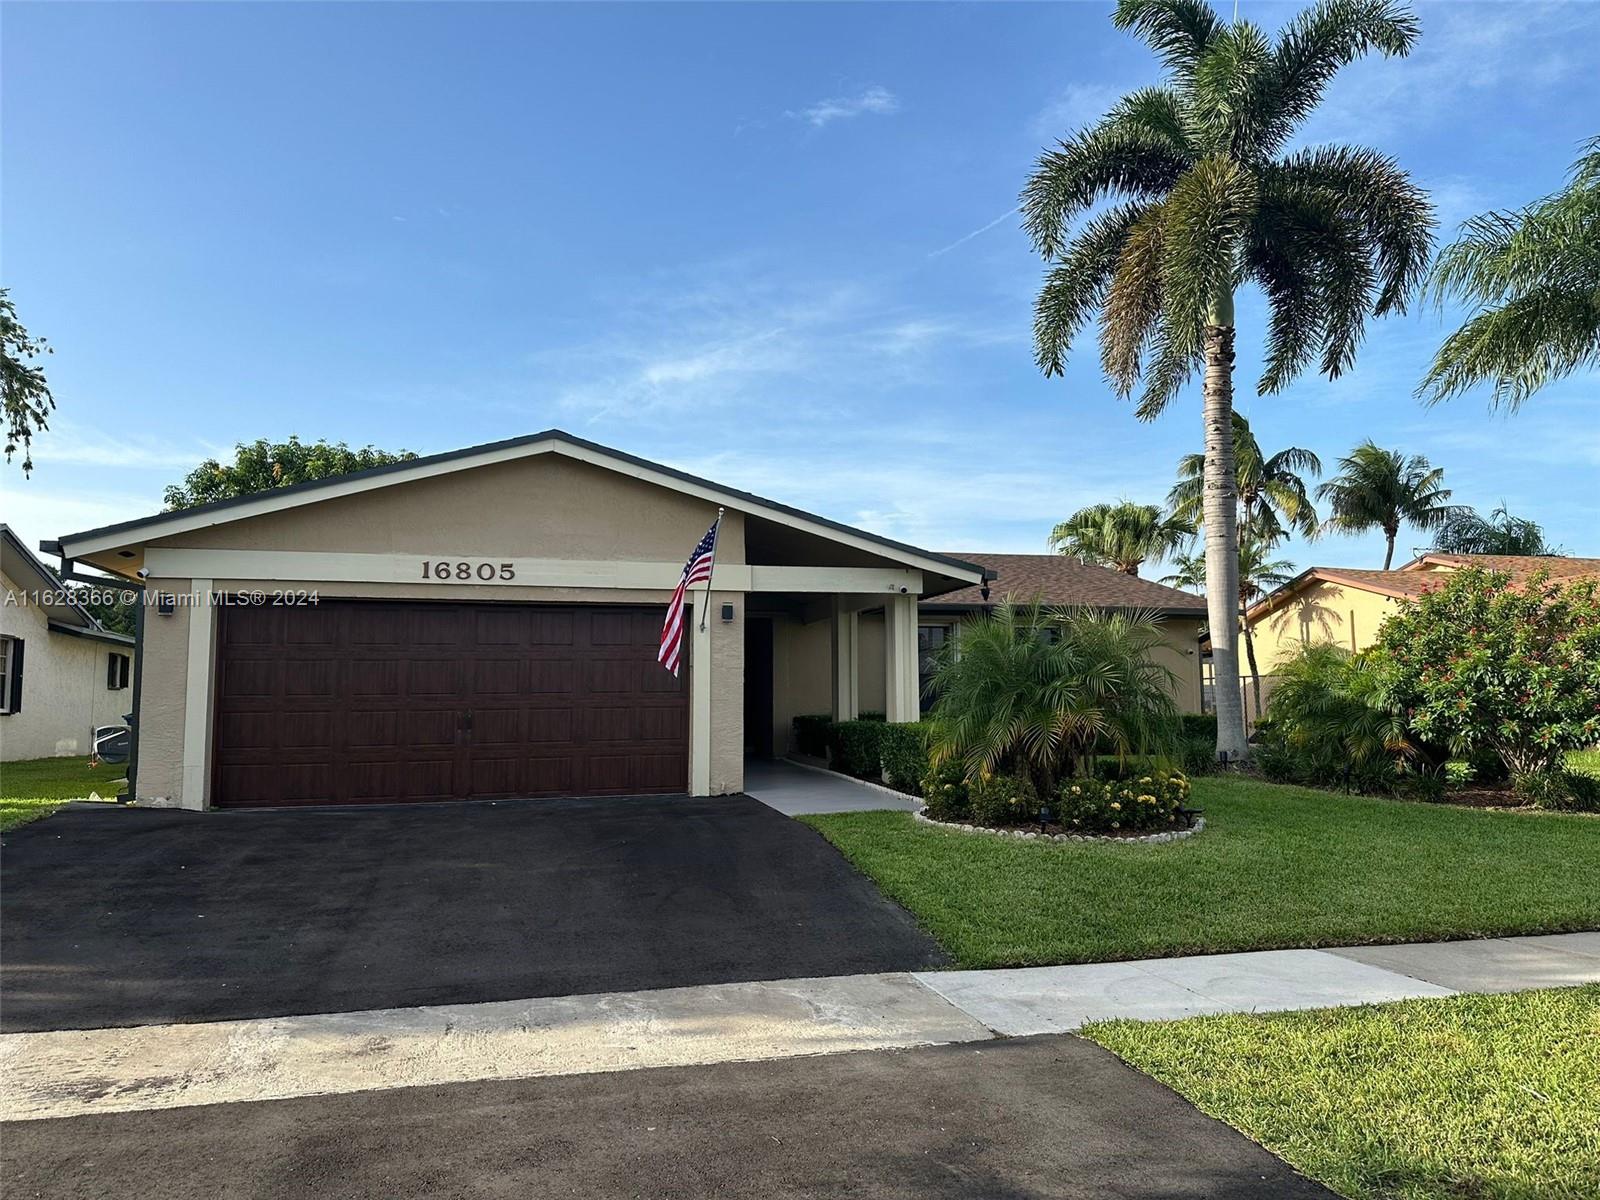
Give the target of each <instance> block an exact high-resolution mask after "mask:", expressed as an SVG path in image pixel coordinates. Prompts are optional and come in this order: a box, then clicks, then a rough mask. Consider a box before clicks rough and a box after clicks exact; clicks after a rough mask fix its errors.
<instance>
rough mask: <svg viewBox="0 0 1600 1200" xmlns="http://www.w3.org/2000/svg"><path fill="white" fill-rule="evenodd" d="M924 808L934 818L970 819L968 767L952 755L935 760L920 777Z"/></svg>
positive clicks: (950, 819) (946, 819) (970, 801)
mask: <svg viewBox="0 0 1600 1200" xmlns="http://www.w3.org/2000/svg"><path fill="white" fill-rule="evenodd" d="M922 800H923V805H924V808H923V811H924V812H925V813H926V814H927V815H928V816H930V817H932V818H933V819H934V820H935V821H970V820H971V819H972V796H971V795H970V794H969V792H968V791H967V770H966V768H965V767H964V766H962V765H961V764H960V763H959V762H957V761H955V760H954V759H948V758H947V759H945V761H944V762H941V763H934V764H933V765H932V766H930V767H929V768H928V770H927V773H926V774H924V775H923V777H922Z"/></svg>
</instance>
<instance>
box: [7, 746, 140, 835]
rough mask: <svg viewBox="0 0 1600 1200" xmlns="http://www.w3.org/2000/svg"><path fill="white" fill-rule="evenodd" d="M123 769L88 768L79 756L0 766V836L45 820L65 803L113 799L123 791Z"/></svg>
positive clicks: (25, 760)
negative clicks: (90, 799)
mask: <svg viewBox="0 0 1600 1200" xmlns="http://www.w3.org/2000/svg"><path fill="white" fill-rule="evenodd" d="M127 773H128V772H127V767H126V766H125V765H122V764H118V765H115V766H112V765H109V764H102V765H100V766H98V767H91V766H90V765H89V760H88V759H87V758H84V757H82V756H81V755H71V756H68V757H65V758H31V759H23V760H22V761H20V762H8V763H0V833H5V832H7V831H8V830H12V829H15V828H17V826H19V825H26V824H27V823H28V822H29V821H37V820H38V819H39V818H40V817H47V816H49V815H50V814H51V813H53V812H55V810H56V809H58V808H60V807H61V806H62V805H63V804H65V803H67V802H68V801H69V800H87V799H88V798H89V797H90V796H91V795H96V796H99V797H100V798H101V799H102V800H114V799H116V797H117V796H118V795H119V794H121V793H122V792H123V791H125V790H126V789H127V786H128V780H127Z"/></svg>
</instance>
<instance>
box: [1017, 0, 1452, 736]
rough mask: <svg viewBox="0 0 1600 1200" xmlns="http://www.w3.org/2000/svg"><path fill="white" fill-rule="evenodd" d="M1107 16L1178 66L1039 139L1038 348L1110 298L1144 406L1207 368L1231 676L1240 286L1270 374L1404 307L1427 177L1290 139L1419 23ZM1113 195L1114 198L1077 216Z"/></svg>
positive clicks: (1111, 322)
mask: <svg viewBox="0 0 1600 1200" xmlns="http://www.w3.org/2000/svg"><path fill="white" fill-rule="evenodd" d="M1112 19H1113V21H1114V23H1115V24H1116V25H1117V26H1118V27H1119V28H1122V29H1128V30H1131V31H1132V32H1134V33H1135V34H1136V35H1138V36H1139V37H1141V38H1143V39H1144V41H1146V42H1147V43H1149V45H1150V46H1151V47H1152V48H1153V49H1154V50H1155V52H1156V54H1157V55H1158V56H1159V57H1160V59H1161V61H1162V63H1163V65H1164V66H1165V67H1166V70H1167V74H1168V79H1167V81H1166V83H1165V84H1164V85H1163V86H1159V87H1151V88H1144V89H1141V90H1139V91H1136V92H1133V93H1132V94H1130V95H1128V96H1126V97H1124V98H1123V99H1122V101H1121V102H1120V103H1118V104H1117V105H1116V107H1115V108H1113V109H1112V111H1111V112H1110V114H1109V115H1108V116H1106V117H1105V118H1104V119H1103V120H1101V121H1100V122H1099V123H1098V124H1096V125H1094V126H1092V127H1090V128H1088V129H1085V130H1083V131H1080V132H1079V133H1077V134H1074V135H1073V136H1072V137H1070V138H1068V139H1067V140H1065V141H1063V142H1061V143H1060V144H1059V145H1058V146H1057V148H1056V149H1054V150H1051V151H1048V152H1047V153H1045V154H1044V155H1042V156H1041V157H1040V159H1039V163H1038V167H1037V168H1036V170H1035V171H1034V174H1033V176H1032V178H1031V179H1030V180H1029V181H1028V184H1027V186H1026V188H1025V189H1024V191H1023V194H1022V211H1023V221H1024V225H1025V227H1026V229H1027V231H1028V234H1029V236H1030V238H1031V239H1032V241H1033V245H1034V248H1035V249H1036V250H1038V252H1039V253H1040V254H1041V255H1042V256H1043V257H1044V258H1045V259H1046V260H1047V261H1049V262H1050V263H1051V264H1052V265H1051V267H1050V270H1049V273H1048V274H1047V275H1046V277H1045V282H1044V286H1043V288H1042V289H1041V291H1040V293H1039V297H1038V300H1037V302H1036V305H1035V310H1034V341H1035V353H1036V358H1037V360H1038V363H1039V366H1040V368H1041V369H1042V370H1043V371H1044V373H1045V374H1046V375H1058V374H1060V373H1061V372H1062V371H1063V369H1064V367H1065V365H1066V358H1067V352H1068V351H1069V349H1070V348H1071V346H1072V343H1073V341H1074V339H1075V337H1076V335H1077V333H1078V331H1079V330H1080V329H1081V328H1082V327H1083V325H1084V323H1085V322H1086V321H1087V320H1088V319H1089V317H1090V315H1091V314H1092V313H1094V312H1095V311H1096V310H1099V311H1100V314H1101V321H1100V361H1101V365H1102V366H1103V368H1104V370H1105V373H1106V376H1107V378H1108V379H1109V380H1110V382H1111V384H1112V385H1113V387H1114V388H1115V389H1116V391H1117V393H1118V395H1120V396H1122V397H1124V398H1126V397H1129V396H1131V395H1132V394H1133V391H1134V389H1135V387H1136V386H1138V385H1139V384H1140V382H1141V380H1142V382H1143V393H1142V396H1141V398H1140V402H1139V407H1138V413H1139V416H1140V417H1141V418H1145V419H1150V418H1154V417H1155V416H1156V415H1157V414H1158V413H1160V412H1161V411H1162V410H1163V409H1164V408H1165V407H1166V406H1167V404H1168V403H1169V402H1170V401H1171V400H1172V398H1173V396H1174V395H1176V394H1177V392H1178V391H1179V389H1180V388H1181V387H1182V386H1183V385H1184V384H1185V383H1186V382H1187V381H1188V380H1189V378H1190V377H1191V376H1192V375H1193V374H1194V372H1195V371H1196V370H1197V369H1201V368H1203V370H1204V381H1205V382H1204V424H1205V480H1206V487H1205V498H1204V501H1203V504H1202V508H1203V510H1204V511H1203V524H1204V527H1205V536H1206V567H1207V570H1206V574H1207V578H1208V580H1209V582H1210V586H1208V587H1207V588H1206V594H1207V596H1208V598H1209V603H1210V605H1211V609H1212V611H1211V628H1212V630H1213V646H1214V652H1215V656H1216V658H1215V661H1216V667H1217V672H1218V677H1219V678H1223V679H1226V678H1229V677H1235V678H1236V677H1237V674H1238V667H1239V655H1238V642H1237V639H1236V636H1235V630H1234V622H1233V621H1232V619H1231V618H1232V611H1231V610H1232V598H1233V597H1234V596H1235V595H1236V594H1237V592H1238V578H1237V572H1238V543H1237V528H1236V521H1237V515H1238V514H1237V512H1236V506H1237V497H1236V496H1235V494H1234V466H1233V453H1234V452H1233V422H1232V409H1233V358H1234V297H1235V294H1236V293H1237V292H1238V291H1239V289H1240V288H1241V287H1243V286H1244V285H1245V284H1247V283H1255V284H1256V285H1257V286H1258V287H1260V289H1261V291H1262V292H1263V293H1264V294H1265V297H1266V300H1267V307H1268V310H1269V314H1270V315H1269V317H1268V322H1267V355H1266V369H1265V370H1264V372H1263V373H1262V376H1261V379H1260V381H1259V384H1258V387H1259V389H1260V390H1261V391H1263V392H1276V391H1278V390H1280V389H1281V388H1283V387H1284V386H1285V385H1286V384H1287V383H1288V382H1289V381H1290V380H1292V379H1293V378H1294V377H1295V376H1296V375H1298V374H1299V373H1300V372H1301V371H1302V370H1304V369H1305V368H1306V367H1307V366H1309V365H1310V364H1311V363H1312V362H1313V360H1315V361H1316V362H1317V365H1318V366H1319V367H1320V369H1321V370H1322V372H1323V373H1324V374H1326V375H1327V376H1329V377H1330V378H1333V377H1335V376H1338V375H1339V374H1341V373H1342V372H1343V371H1344V370H1345V369H1347V368H1348V367H1349V366H1350V365H1351V363H1352V362H1353V361H1354V358H1355V352H1356V347H1357V346H1358V345H1359V344H1360V341H1361V337H1362V333H1363V330H1364V328H1365V323H1366V318H1367V316H1368V315H1369V314H1370V315H1373V316H1378V315H1381V314H1384V313H1388V312H1400V311H1403V310H1404V308H1405V305H1406V301H1407V298H1408V297H1409V296H1410V294H1411V292H1412V290H1413V289H1414V287H1415V285H1416V284H1417V283H1418V281H1419V280H1420V279H1421V277H1422V274H1423V272H1424V270H1425V269H1426V267H1427V263H1428V257H1429V253H1430V249H1431V246H1432V229H1433V210H1432V207H1431V205H1430V204H1429V203H1428V200H1427V197H1426V196H1425V195H1424V194H1423V192H1422V191H1421V190H1420V189H1418V188H1417V187H1416V186H1415V185H1414V184H1413V183H1412V182H1411V180H1410V178H1409V177H1408V176H1407V175H1406V174H1405V172H1404V171H1402V170H1401V169H1400V167H1399V166H1398V165H1397V164H1396V163H1395V162H1394V160H1393V159H1390V158H1388V157H1386V156H1384V155H1381V154H1378V153H1376V152H1375V151H1372V150H1367V149H1362V148H1358V147H1353V146H1325V147H1320V148H1317V149H1306V150H1297V151H1293V152H1285V149H1284V147H1285V145H1286V144H1287V143H1288V141H1289V139H1290V137H1291V136H1292V135H1293V133H1294V130H1295V128H1296V126H1297V125H1299V124H1300V122H1302V121H1303V120H1304V119H1305V118H1306V117H1307V116H1308V115H1309V114H1310V113H1311V112H1312V111H1313V110H1315V108H1316V107H1317V104H1318V103H1319V101H1320V100H1321V97H1322V92H1323V89H1324V87H1326V86H1327V83H1328V81H1329V80H1330V79H1331V78H1332V77H1333V76H1334V74H1335V73H1336V72H1337V71H1338V70H1339V69H1340V68H1341V67H1343V66H1344V65H1345V64H1347V63H1349V62H1351V61H1352V60H1354V59H1356V58H1359V57H1361V56H1362V55H1364V54H1366V53H1368V52H1370V51H1373V50H1376V51H1378V52H1380V53H1382V54H1385V55H1403V54H1406V53H1408V52H1409V51H1410V49H1411V46H1412V44H1413V43H1414V42H1415V41H1416V38H1417V33H1418V25H1417V21H1416V18H1415V17H1414V16H1413V15H1412V13H1411V11H1410V9H1409V8H1407V7H1406V6H1405V5H1404V4H1402V3H1398V2H1397V0H1318V3H1316V4H1314V5H1313V6H1312V7H1310V8H1308V9H1306V10H1304V11H1303V12H1301V13H1300V14H1299V15H1298V16H1296V17H1295V18H1294V19H1293V20H1291V21H1290V22H1289V23H1288V24H1287V25H1286V26H1285V27H1284V28H1283V30H1282V31H1281V32H1280V33H1279V34H1278V36H1277V38H1276V40H1275V41H1274V40H1269V39H1268V37H1267V36H1266V34H1265V33H1264V32H1263V31H1262V30H1261V29H1260V28H1258V27H1257V26H1255V25H1253V24H1251V23H1250V22H1249V21H1235V22H1233V23H1232V24H1225V23H1224V22H1223V21H1222V20H1220V19H1219V18H1218V16H1217V15H1216V13H1215V12H1214V11H1212V9H1211V7H1210V5H1208V4H1206V3H1204V2H1203V0H1119V3H1118V5H1117V10H1116V13H1115V15H1114V17H1113V18H1112ZM1107 198H1120V200H1121V202H1120V203H1116V204H1113V205H1111V206H1110V207H1107V208H1104V209H1101V210H1098V211H1095V212H1094V213H1093V215H1091V216H1088V217H1087V218H1086V219H1085V220H1084V222H1083V223H1082V225H1081V227H1079V226H1078V225H1077V221H1078V218H1080V217H1084V216H1085V214H1087V213H1088V212H1089V211H1090V210H1091V208H1093V206H1095V205H1096V204H1097V203H1098V202H1099V201H1101V200H1103V199H1107ZM1217 693H1218V704H1217V718H1218V719H1217V748H1218V750H1219V751H1226V752H1227V753H1228V754H1229V756H1230V757H1232V758H1236V759H1243V758H1246V757H1248V753H1249V747H1248V745H1247V743H1246V741H1245V731H1244V713H1243V706H1242V705H1241V704H1240V702H1239V697H1238V696H1237V695H1236V694H1235V691H1234V689H1232V688H1225V687H1224V688H1218V689H1217Z"/></svg>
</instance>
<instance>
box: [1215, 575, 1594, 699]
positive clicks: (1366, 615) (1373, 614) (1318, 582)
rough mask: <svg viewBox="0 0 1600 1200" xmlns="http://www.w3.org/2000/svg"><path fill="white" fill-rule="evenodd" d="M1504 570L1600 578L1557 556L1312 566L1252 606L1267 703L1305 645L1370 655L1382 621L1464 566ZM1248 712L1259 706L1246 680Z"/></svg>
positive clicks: (1250, 616) (1559, 577)
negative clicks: (1373, 567) (1389, 566)
mask: <svg viewBox="0 0 1600 1200" xmlns="http://www.w3.org/2000/svg"><path fill="white" fill-rule="evenodd" d="M1468 566H1477V567H1482V568H1485V569H1486V570H1492V571H1502V572H1505V573H1506V574H1509V575H1510V576H1511V577H1512V578H1513V579H1514V580H1523V579H1526V578H1528V577H1529V576H1531V575H1533V574H1534V573H1535V572H1536V571H1544V572H1547V573H1549V574H1550V575H1551V577H1552V578H1554V579H1557V580H1567V579H1581V578H1600V559H1597V558H1571V557H1567V556H1556V555H1509V554H1423V555H1421V556H1420V557H1418V558H1416V559H1413V560H1412V561H1411V562H1408V563H1406V564H1405V565H1404V566H1402V567H1398V568H1396V569H1395V570H1392V571H1367V570H1360V569H1356V568H1351V567H1311V568H1309V569H1307V570H1305V571H1302V572H1301V573H1300V574H1299V575H1296V576H1295V577H1294V578H1293V579H1291V580H1290V581H1289V582H1288V583H1286V584H1284V585H1283V586H1282V587H1281V588H1278V589H1277V590H1276V591H1274V592H1273V593H1272V594H1271V595H1269V596H1266V597H1263V598H1262V599H1261V600H1259V601H1257V602H1256V603H1255V604H1254V605H1252V606H1251V607H1250V609H1249V611H1248V612H1247V613H1246V617H1245V619H1246V620H1247V621H1248V622H1249V624H1250V632H1251V635H1252V636H1253V637H1254V639H1255V647H1256V662H1257V664H1258V665H1259V666H1260V669H1261V675H1262V680H1261V692H1262V703H1263V705H1265V703H1266V700H1267V698H1268V697H1270V696H1271V694H1272V687H1273V684H1274V682H1275V678H1274V675H1273V671H1274V668H1275V667H1276V665H1277V664H1278V663H1279V662H1281V661H1283V660H1284V659H1285V658H1288V657H1291V656H1293V655H1294V654H1295V653H1297V652H1298V651H1299V650H1300V648H1301V647H1302V646H1306V645H1310V644H1312V643H1314V642H1332V643H1334V644H1335V645H1339V646H1343V647H1344V648H1345V649H1347V650H1350V651H1351V652H1355V651H1359V650H1365V649H1366V648H1367V647H1368V646H1370V645H1372V643H1373V640H1374V639H1375V638H1376V637H1377V636H1378V629H1379V627H1380V626H1381V625H1382V624H1383V622H1384V621H1385V620H1386V619H1387V618H1388V617H1389V616H1390V614H1392V613H1394V612H1395V611H1396V610H1398V609H1399V608H1400V607H1401V606H1403V605H1404V604H1406V603H1407V602H1409V601H1411V600H1413V599H1415V598H1416V597H1418V596H1420V595H1422V594H1423V592H1424V591H1425V590H1426V589H1427V588H1429V587H1432V586H1437V584H1438V582H1439V579H1440V577H1441V576H1444V575H1449V574H1451V573H1452V572H1455V571H1459V570H1461V569H1462V568H1463V567H1468ZM1244 694H1245V706H1246V711H1247V712H1248V713H1250V714H1251V716H1252V718H1253V717H1254V716H1255V715H1256V714H1255V712H1254V708H1255V704H1254V697H1253V695H1252V689H1251V687H1250V686H1249V682H1248V680H1246V681H1245V685H1244Z"/></svg>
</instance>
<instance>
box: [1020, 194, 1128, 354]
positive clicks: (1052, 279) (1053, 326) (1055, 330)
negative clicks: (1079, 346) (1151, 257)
mask: <svg viewBox="0 0 1600 1200" xmlns="http://www.w3.org/2000/svg"><path fill="white" fill-rule="evenodd" d="M1150 211H1151V210H1150V206H1149V205H1146V204H1122V205H1118V206H1117V207H1115V208H1111V209H1108V210H1106V211H1105V212H1103V213H1101V214H1100V215H1099V216H1097V217H1095V219H1094V220H1092V221H1090V222H1089V223H1088V224H1087V225H1086V226H1085V227H1084V228H1083V230H1082V231H1081V232H1080V233H1079V234H1078V236H1077V237H1076V238H1075V239H1074V240H1073V243H1072V246H1071V248H1070V250H1069V251H1068V252H1067V253H1066V255H1065V256H1064V257H1063V258H1062V260H1061V262H1059V263H1057V264H1056V265H1055V266H1054V267H1052V268H1050V270H1049V271H1048V272H1047V273H1046V275H1045V282H1044V287H1043V288H1041V289H1040V291H1039V297H1038V299H1037V300H1035V301H1034V306H1033V346H1034V359H1035V361H1036V362H1037V363H1038V364H1039V369H1040V370H1041V371H1042V372H1043V373H1044V374H1045V375H1046V376H1047V377H1048V376H1051V375H1059V374H1061V372H1062V371H1063V370H1064V369H1065V368H1066V363H1067V354H1068V351H1069V350H1070V349H1071V348H1072V340H1073V338H1074V337H1076V336H1077V333H1078V330H1079V329H1081V328H1082V327H1083V323H1084V322H1085V321H1087V320H1088V319H1089V316H1090V314H1092V313H1093V312H1094V311H1095V309H1097V308H1098V307H1100V304H1101V301H1102V299H1103V298H1104V296H1105V293H1106V287H1107V285H1108V283H1109V282H1110V280H1111V276H1112V273H1113V272H1114V271H1115V270H1116V268H1117V260H1118V256H1119V255H1120V254H1121V252H1122V247H1123V245H1124V244H1125V243H1126V242H1127V240H1128V235H1129V233H1130V231H1131V230H1132V229H1133V228H1134V226H1135V225H1136V224H1138V223H1139V222H1140V221H1141V220H1142V219H1143V218H1144V217H1145V216H1146V215H1147V214H1148V213H1149V212H1150Z"/></svg>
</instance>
